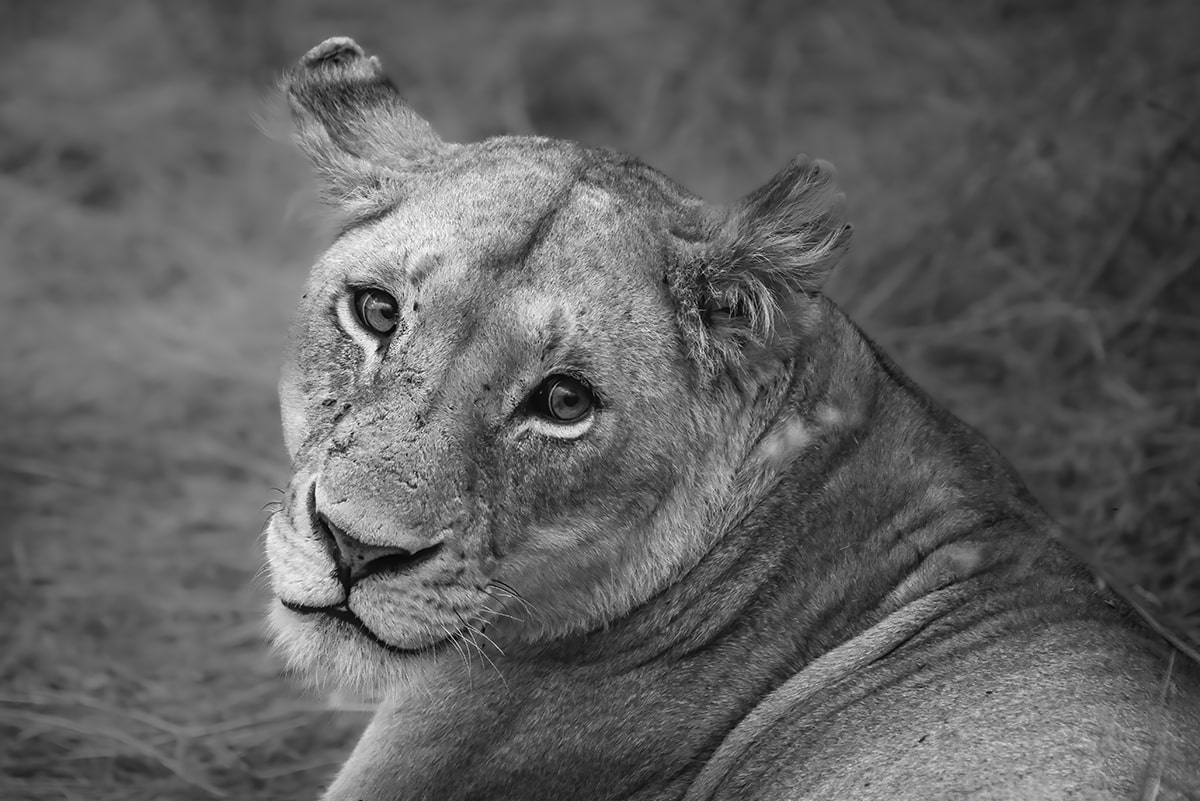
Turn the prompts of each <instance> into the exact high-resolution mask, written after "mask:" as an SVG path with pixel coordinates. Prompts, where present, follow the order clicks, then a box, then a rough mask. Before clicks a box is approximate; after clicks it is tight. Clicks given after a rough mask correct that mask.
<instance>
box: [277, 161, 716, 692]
mask: <svg viewBox="0 0 1200 801" xmlns="http://www.w3.org/2000/svg"><path fill="white" fill-rule="evenodd" d="M528 148H529V146H528V145H522V144H520V143H519V142H515V143H513V144H510V145H503V144H500V145H497V144H496V143H491V144H490V145H489V146H487V147H480V148H478V149H477V150H476V152H471V153H466V154H462V156H461V158H462V160H463V162H464V163H467V164H469V165H470V166H469V169H463V170H449V171H448V173H449V174H448V175H445V176H442V177H441V178H440V179H439V181H438V182H437V183H436V184H434V185H432V186H430V187H429V188H427V189H425V190H423V191H422V192H420V193H418V194H417V195H416V196H413V197H410V198H409V199H408V200H406V202H405V203H403V204H402V205H401V206H399V207H398V208H396V209H394V210H393V211H391V212H389V213H388V214H386V215H385V216H383V217H382V218H381V219H378V220H376V221H372V222H368V223H366V224H363V225H360V226H358V227H356V228H354V229H352V230H350V231H348V232H347V233H345V234H344V235H343V236H342V237H341V238H340V239H339V240H338V241H337V242H336V243H335V244H334V246H333V247H332V248H331V249H330V250H329V251H328V252H327V253H326V254H325V255H324V257H323V258H322V259H321V260H320V262H319V263H318V264H317V266H316V267H315V269H314V271H313V274H312V277H311V279H310V280H309V282H308V285H307V288H306V292H305V294H304V298H303V300H302V301H301V304H300V308H299V312H298V314H297V317H296V321H295V325H294V328H293V334H292V348H291V353H290V356H289V359H288V362H287V365H286V368H285V371H284V376H283V380H282V383H281V395H282V403H283V416H284V423H285V439H286V442H287V445H288V449H289V451H290V453H291V455H292V458H293V475H292V479H291V483H290V485H289V487H288V490H287V495H286V499H285V504H284V511H283V512H282V513H280V514H277V515H275V516H274V517H273V518H272V520H271V523H270V525H269V529H268V540H267V552H268V556H269V560H270V567H271V577H272V581H273V586H274V589H275V591H276V593H277V595H278V597H279V600H280V601H281V602H282V603H281V604H280V606H279V608H278V609H277V610H276V612H275V615H274V622H275V624H276V628H277V630H278V633H279V639H280V641H281V643H282V644H283V646H284V648H285V649H286V651H287V652H288V653H289V654H290V655H291V656H292V657H293V658H294V659H296V660H297V661H298V662H300V663H302V664H307V665H309V666H316V667H319V670H318V671H317V672H318V673H321V674H326V675H329V674H336V675H341V676H347V675H358V674H359V673H360V672H361V668H362V666H363V663H364V662H366V663H374V664H376V665H377V666H378V665H379V664H383V663H386V662H390V661H395V660H403V659H406V658H408V659H411V657H413V656H414V655H416V654H419V653H423V652H431V651H434V650H436V649H438V648H440V647H445V646H448V645H454V644H456V641H462V640H469V639H470V638H471V637H472V636H483V634H484V633H485V632H486V635H487V636H488V637H491V638H492V639H493V640H496V641H497V642H500V643H501V644H502V645H503V644H504V641H512V640H514V639H526V640H531V639H537V638H538V637H540V636H545V635H550V634H555V633H561V632H562V631H564V630H570V629H577V628H581V627H586V626H588V625H594V624H596V623H597V621H598V620H602V619H603V618H604V617H605V616H606V615H608V614H610V613H612V612H615V611H618V610H620V609H623V608H627V607H628V606H629V605H630V604H631V603H632V602H633V600H634V598H633V596H635V595H637V594H640V593H642V591H643V590H645V591H648V590H649V589H650V588H651V587H653V586H656V585H657V584H659V583H660V580H659V579H660V577H661V576H662V575H664V574H665V573H668V572H670V571H671V570H673V569H675V568H676V567H677V566H678V565H679V564H680V562H681V560H683V559H685V558H686V554H687V551H688V550H690V549H688V548H681V547H680V543H679V542H677V541H674V540H672V539H671V537H670V535H671V534H674V535H676V537H677V536H678V530H679V525H678V523H679V520H677V519H674V518H678V517H680V516H683V515H684V513H683V511H681V510H678V509H676V508H675V507H674V506H673V505H672V504H671V503H670V501H671V498H672V497H673V495H675V494H676V493H678V492H680V491H681V490H686V489H688V488H691V487H692V485H693V484H695V483H696V482H698V481H699V480H700V479H701V478H703V477H702V476H697V475H696V474H695V471H694V470H693V471H689V470H686V469H683V468H682V467H680V466H681V465H696V464H699V463H702V462H703V461H704V454H705V453H706V452H708V451H710V450H711V449H712V442H711V438H712V434H711V433H705V432H712V431H714V430H716V429H717V428H718V426H716V425H714V421H713V420H711V419H709V418H710V417H711V411H707V410H706V408H705V407H703V406H701V405H699V404H697V403H696V400H695V398H696V393H695V389H694V387H693V376H692V375H691V374H690V372H689V369H688V365H687V362H686V360H685V358H684V355H683V344H682V342H681V340H680V337H679V330H678V324H677V321H676V315H675V313H674V312H673V310H672V308H671V305H670V302H669V298H668V295H667V291H666V289H665V288H664V286H663V275H664V271H665V264H664V249H665V248H666V247H667V246H668V243H667V242H666V236H665V231H658V232H656V231H655V230H653V229H652V227H651V226H652V223H653V220H650V219H647V218H646V217H645V216H644V215H639V214H636V213H633V212H632V211H631V209H630V205H631V200H630V199H629V197H627V196H623V194H622V187H621V186H619V185H612V184H611V181H612V180H613V178H614V176H620V172H619V170H615V169H613V168H612V165H598V166H597V168H596V169H595V170H594V171H593V173H592V174H591V176H590V177H589V174H588V170H587V169H585V168H584V166H583V162H582V160H583V159H585V158H594V157H595V156H594V155H586V154H584V153H583V152H582V151H581V150H580V149H579V148H575V147H573V146H554V147H552V146H549V145H547V144H545V143H541V144H539V145H538V146H537V147H535V148H533V152H532V153H531V152H527V151H528ZM631 180H632V179H631ZM606 181H607V182H610V183H609V185H607V186H606V185H604V184H605V182H606ZM668 518H670V519H668ZM514 593H519V595H520V596H521V597H520V598H513V597H512V596H513V595H514ZM314 663H315V664H314Z"/></svg>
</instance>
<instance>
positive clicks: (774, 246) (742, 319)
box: [677, 156, 851, 362]
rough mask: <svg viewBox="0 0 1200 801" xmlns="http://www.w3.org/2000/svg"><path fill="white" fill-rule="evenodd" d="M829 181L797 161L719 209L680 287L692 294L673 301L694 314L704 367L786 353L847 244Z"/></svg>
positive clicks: (830, 173)
mask: <svg viewBox="0 0 1200 801" xmlns="http://www.w3.org/2000/svg"><path fill="white" fill-rule="evenodd" d="M834 179H835V173H834V169H833V166H832V165H831V164H829V163H828V162H824V161H819V160H813V159H809V158H807V157H804V156H800V157H797V158H796V159H793V160H792V161H791V163H789V164H788V165H787V166H786V167H784V168H783V169H782V170H781V171H780V172H779V173H778V174H776V175H775V177H773V178H772V179H771V180H770V181H768V182H767V184H766V185H765V186H763V187H761V188H759V189H757V190H755V191H754V192H752V193H750V194H749V195H747V196H746V197H745V198H743V199H742V200H741V201H739V202H738V203H736V204H735V205H734V206H733V207H732V208H728V209H725V210H723V212H722V214H721V215H720V216H719V218H718V221H717V222H716V223H715V225H714V226H713V229H712V233H711V234H710V235H708V236H706V237H705V238H704V240H705V241H704V244H703V246H702V247H701V249H700V253H699V254H696V256H697V257H698V258H696V259H695V261H694V262H693V266H692V267H691V269H690V270H689V272H692V273H693V275H692V276H690V278H691V280H686V281H684V282H683V283H684V285H685V286H686V285H690V286H691V287H692V293H694V294H693V295H692V297H690V298H686V299H682V298H677V301H679V302H681V304H682V305H684V306H685V307H690V308H692V309H698V312H699V317H700V318H701V320H700V322H701V325H702V331H701V332H700V333H699V342H698V345H699V348H698V350H699V355H701V356H702V358H703V360H704V361H707V362H712V361H714V360H717V361H725V362H738V361H744V360H745V359H746V358H747V357H748V356H751V355H753V353H761V352H762V351H763V350H766V351H769V352H776V353H787V352H790V350H791V348H792V347H793V346H794V344H795V339H796V336H797V335H798V334H799V333H801V332H802V329H803V326H804V324H805V320H806V318H807V317H808V315H807V312H808V310H810V309H811V308H812V301H813V299H814V298H815V297H816V296H817V295H818V294H819V293H820V291H821V287H822V286H823V284H824V282H825V279H826V277H827V276H828V275H829V273H830V272H831V271H832V269H833V267H834V265H836V264H837V262H838V260H839V259H840V258H841V256H842V253H843V252H844V251H845V249H846V246H847V245H848V244H849V241H850V232H851V228H850V226H849V225H848V224H847V223H846V221H845V219H844V211H843V206H844V195H843V194H842V193H841V192H840V191H839V190H838V188H837V185H836V183H835V180H834ZM692 293H688V294H692ZM751 352H753V353H751Z"/></svg>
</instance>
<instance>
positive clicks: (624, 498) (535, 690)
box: [266, 39, 1200, 801]
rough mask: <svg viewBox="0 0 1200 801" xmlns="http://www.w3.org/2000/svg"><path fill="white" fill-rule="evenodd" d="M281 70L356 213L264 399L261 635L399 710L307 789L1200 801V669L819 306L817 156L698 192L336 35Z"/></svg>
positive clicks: (362, 794) (384, 707)
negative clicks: (272, 436)
mask: <svg viewBox="0 0 1200 801" xmlns="http://www.w3.org/2000/svg"><path fill="white" fill-rule="evenodd" d="M284 88H285V91H286V94H287V97H288V100H289V103H290V105H291V109H292V114H293V118H294V120H295V126H296V134H295V135H296V141H297V142H298V144H299V145H300V147H301V148H302V149H303V150H304V152H305V153H306V154H307V155H308V156H309V158H310V159H311V161H312V164H313V166H314V169H315V171H316V173H317V176H318V178H319V182H320V186H321V188H322V191H323V192H324V194H325V197H326V199H327V200H328V201H329V203H330V204H331V205H332V206H333V208H334V209H335V210H336V212H337V214H338V215H339V221H340V223H341V231H340V233H339V235H338V236H337V238H336V240H335V241H334V242H333V244H332V245H331V246H330V247H329V249H328V250H327V251H326V252H325V253H324V254H323V255H322V256H321V258H320V259H319V260H318V262H317V264H316V266H315V267H314V268H313V272H312V275H311V276H310V278H309V281H308V284H307V286H306V290H305V294H304V296H303V298H302V299H301V301H300V305H299V309H298V311H297V315H296V318H295V323H294V326H293V329H292V333H291V337H290V345H289V353H288V357H287V361H286V364H285V368H284V371H283V377H282V380H281V383H280V396H281V402H282V411H283V423H284V436H285V441H286V444H287V447H288V450H289V452H290V454H291V457H292V476H291V480H290V482H289V485H288V488H287V491H286V494H285V497H284V501H283V508H282V511H281V512H280V513H279V514H276V515H274V516H273V517H272V518H271V522H270V524H269V527H268V532H267V541H266V550H267V558H268V563H269V568H270V575H271V580H272V586H273V589H274V591H275V594H276V596H277V600H276V602H275V603H274V604H273V606H272V610H271V623H272V627H273V630H274V635H275V640H276V643H277V646H278V648H279V649H280V651H281V652H282V653H283V654H284V655H285V656H286V657H287V658H288V660H289V661H290V662H291V664H292V665H294V666H295V667H296V668H297V669H298V670H300V671H302V672H303V673H304V674H305V675H307V676H309V677H311V679H312V680H313V681H314V682H315V683H317V684H319V685H329V686H344V687H348V688H351V689H354V690H359V691H365V692H368V693H374V694H376V695H378V696H379V697H380V698H382V699H383V701H382V703H381V704H380V706H379V711H378V713H377V714H376V715H375V717H374V719H373V720H372V722H371V724H370V725H369V726H368V727H367V730H366V732H365V733H364V734H363V737H362V739H361V741H360V742H359V744H358V746H357V747H356V748H355V750H354V752H353V754H352V755H351V757H350V759H349V760H348V762H347V763H346V764H345V765H344V766H343V768H342V769H341V771H340V772H339V774H338V776H337V778H336V779H335V780H334V781H333V784H332V786H331V787H330V789H329V790H328V792H327V794H326V796H325V798H327V799H330V801H353V800H355V799H357V800H359V801H382V800H383V799H397V798H402V799H506V798H507V799H567V798H569V799H664V800H665V799H688V800H689V801H699V799H718V798H719V799H805V798H812V799H826V798H857V799H938V798H946V799H949V798H963V797H973V798H1013V799H1025V798H1113V799H1116V798H1131V797H1135V796H1146V797H1158V798H1184V797H1189V796H1191V795H1194V794H1195V793H1196V791H1197V789H1198V788H1200V676H1198V669H1197V666H1196V665H1195V664H1193V663H1191V662H1189V661H1188V660H1186V659H1185V658H1183V657H1182V656H1180V655H1178V654H1176V653H1175V652H1174V651H1173V650H1172V649H1171V648H1170V647H1169V646H1168V645H1167V644H1166V643H1164V642H1163V641H1162V640H1161V639H1160V638H1158V637H1157V636H1156V635H1154V634H1153V633H1152V632H1150V631H1149V630H1147V629H1146V628H1145V627H1144V625H1143V624H1142V622H1141V621H1140V620H1139V619H1138V618H1137V617H1136V616H1135V615H1133V614H1132V613H1131V612H1130V611H1129V610H1128V609H1127V608H1126V607H1125V606H1124V605H1123V604H1122V603H1121V602H1120V601H1119V600H1118V599H1116V598H1114V597H1112V596H1111V595H1109V594H1108V593H1107V592H1105V591H1103V590H1101V589H1099V588H1098V587H1097V585H1096V583H1095V581H1093V580H1092V578H1091V577H1090V575H1089V574H1088V572H1087V570H1086V569H1084V567H1083V566H1082V565H1081V564H1080V563H1079V562H1078V561H1077V560H1076V559H1074V558H1073V557H1072V556H1071V555H1069V554H1068V553H1067V552H1065V551H1064V550H1063V549H1062V548H1061V547H1060V546H1059V545H1058V544H1057V543H1056V539H1055V537H1054V536H1053V535H1054V530H1053V524H1052V523H1051V522H1050V521H1049V520H1048V519H1047V518H1046V516H1045V515H1044V513H1043V512H1042V511H1041V510H1040V509H1039V508H1038V506H1037V504H1036V502H1035V501H1034V500H1033V499H1032V497H1031V496H1030V494H1029V493H1028V491H1027V490H1026V489H1025V487H1024V486H1023V484H1022V483H1021V481H1020V479H1019V478H1018V477H1017V475H1016V474H1015V473H1014V472H1013V470H1012V469H1011V468H1010V467H1009V465H1008V464H1007V463H1006V462H1005V461H1004V460H1003V459H1002V458H1001V457H1000V456H999V455H998V454H997V453H996V452H995V451H994V450H993V449H992V448H991V447H990V446H989V445H988V444H987V443H986V442H985V441H984V440H983V439H982V438H980V437H979V435H978V434H977V433H976V432H974V431H973V430H971V429H970V428H969V427H967V426H966V425H964V424H963V423H961V422H960V421H958V420H957V419H956V418H954V417H953V416H952V415H950V414H949V413H947V412H946V411H945V410H943V409H942V408H940V407H939V406H937V405H936V404H935V403H933V402H932V401H931V400H930V399H929V398H928V397H927V396H926V395H925V394H924V393H922V392H921V391H920V390H919V389H918V388H917V387H915V386H914V385H913V384H912V383H911V382H910V381H909V380H908V379H907V378H905V377H904V375H903V374H902V373H901V372H900V371H899V370H898V369H897V368H896V366H895V365H894V364H893V363H892V362H891V361H890V360H889V359H888V358H887V357H886V356H885V355H884V354H882V353H881V352H880V351H879V349H878V348H877V347H876V346H875V345H874V344H873V343H872V342H871V341H870V340H869V339H867V338H866V337H865V336H864V335H863V334H862V332H861V331H859V330H858V329H857V328H856V327H855V326H854V325H853V323H851V322H850V321H849V320H848V319H847V318H846V317H845V315H843V314H842V312H841V311H840V310H839V309H838V308H837V307H836V306H835V305H834V304H833V303H831V302H830V301H829V300H828V299H827V298H825V297H824V296H823V295H822V293H821V288H822V286H823V283H824V281H825V278H826V277H827V275H828V273H829V272H830V270H832V269H833V267H834V266H835V265H836V263H837V262H838V260H839V259H840V257H841V255H842V253H843V252H844V250H845V248H846V246H847V244H848V241H849V237H850V227H849V225H848V224H847V223H846V220H845V218H844V211H843V205H842V196H841V194H840V193H839V192H838V190H837V188H836V185H835V182H834V176H833V172H832V169H831V168H830V167H829V165H827V164H825V163H823V162H820V161H813V160H809V159H806V158H799V159H796V160H795V161H793V162H792V163H791V164H789V165H787V166H786V167H785V168H784V169H783V170H782V171H781V172H780V173H779V174H777V175H776V176H775V177H774V178H772V179H771V181H770V182H768V183H767V184H766V185H765V186H764V187H762V188H761V189H759V190H757V191H756V192H754V193H752V194H750V195H749V196H748V197H746V198H744V199H743V200H742V201H740V202H739V203H737V204H734V205H732V206H725V207H719V206H713V205H710V204H707V203H705V202H704V201H702V200H700V199H699V198H696V197H695V196H693V195H691V194H690V193H688V192H687V191H686V190H684V189H683V188H681V187H679V186H678V185H676V184H674V183H673V182H672V181H670V180H669V179H667V178H665V177H664V176H662V175H661V174H660V173H658V172H656V171H654V170H652V169H651V168H649V167H646V166H645V165H643V164H641V163H639V162H637V161H636V160H634V159H631V158H628V157H625V156H622V155H619V154H616V153H612V152H609V151H603V150H596V149H591V148H586V147H583V146H580V145H577V144H574V143H570V142H563V141H556V140H550V139H542V138H536V137H498V138H494V139H489V140H487V141H485V142H482V143H477V144H451V143H447V142H444V141H443V140H442V139H441V138H440V137H438V135H437V134H436V133H435V132H434V131H433V130H432V128H431V127H430V126H429V124H428V123H427V122H425V121H424V120H422V119H421V118H420V117H418V116H417V115H416V114H415V113H414V112H413V111H412V110H411V109H410V108H409V107H408V106H406V105H405V104H404V103H403V101H402V100H401V99H400V97H399V95H398V94H397V93H396V90H395V88H394V87H393V86H392V84H391V83H390V82H389V81H388V80H387V78H386V77H385V76H384V75H383V72H382V69H381V67H380V65H379V63H378V61H377V60H376V59H374V58H368V57H367V56H365V55H364V53H363V52H362V50H361V49H360V48H359V47H358V46H357V45H356V44H354V43H353V42H352V41H350V40H348V39H331V40H328V41H327V42H325V43H323V44H321V45H320V46H318V47H317V48H314V49H313V50H312V51H310V52H309V53H308V54H307V55H305V57H304V58H303V59H302V60H301V62H300V64H299V65H298V66H297V67H296V68H295V69H293V70H292V71H291V72H290V73H289V74H288V76H287V77H286V79H285V81H284ZM1155 793H1156V794H1157V796H1154V794H1155Z"/></svg>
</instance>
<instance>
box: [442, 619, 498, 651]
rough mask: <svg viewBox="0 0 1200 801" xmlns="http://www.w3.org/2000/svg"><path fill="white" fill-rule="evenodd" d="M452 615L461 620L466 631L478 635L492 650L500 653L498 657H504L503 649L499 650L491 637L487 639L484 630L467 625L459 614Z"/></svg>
mask: <svg viewBox="0 0 1200 801" xmlns="http://www.w3.org/2000/svg"><path fill="white" fill-rule="evenodd" d="M454 615H455V616H456V617H457V618H458V619H459V620H461V621H462V624H463V625H464V626H466V627H467V630H468V631H473V632H475V633H476V634H478V635H479V636H480V637H482V638H483V639H485V640H487V641H488V642H490V643H491V644H492V647H493V648H495V649H496V650H497V651H499V652H500V656H504V649H503V648H501V647H500V646H499V645H497V644H496V641H495V640H493V639H492V638H491V637H489V636H488V635H487V633H486V632H484V630H483V629H477V628H475V627H474V626H472V625H471V624H470V623H468V622H467V621H466V620H463V616H462V615H460V614H458V612H455V613H454ZM472 639H474V638H472ZM481 652H482V649H481Z"/></svg>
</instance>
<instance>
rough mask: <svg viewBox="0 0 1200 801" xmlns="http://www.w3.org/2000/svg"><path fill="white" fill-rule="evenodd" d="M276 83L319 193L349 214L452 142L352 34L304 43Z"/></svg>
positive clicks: (380, 198)
mask: <svg viewBox="0 0 1200 801" xmlns="http://www.w3.org/2000/svg"><path fill="white" fill-rule="evenodd" d="M281 86H282V89H283V91H284V92H285V93H286V95H287V99H288V104H289V106H290V107H291V111H292V120H293V122H294V123H295V130H294V134H293V135H294V138H295V140H296V144H298V145H299V146H300V149H301V150H303V151H304V153H305V154H306V155H307V156H308V157H309V159H310V160H311V161H312V163H313V167H314V168H315V170H316V172H317V176H318V178H319V179H320V181H321V184H322V190H323V195H324V197H325V200H326V201H327V202H329V203H330V204H332V205H334V206H337V207H339V208H340V209H341V210H342V211H344V212H345V213H347V214H349V215H351V216H352V217H359V216H370V215H371V214H373V213H376V212H378V211H379V210H381V209H382V208H384V207H386V206H388V205H390V204H393V203H395V202H396V201H398V200H400V199H401V198H402V197H403V196H404V194H405V185H406V184H407V183H409V180H406V179H411V177H412V174H413V173H415V172H418V171H420V170H421V169H422V168H423V167H427V166H428V165H429V164H430V163H431V162H433V161H435V160H436V159H437V158H438V156H440V155H442V154H443V153H445V152H447V151H449V150H450V149H451V148H452V146H451V145H447V144H446V143H444V142H443V141H442V140H441V139H440V138H438V135H437V134H436V133H434V131H433V128H432V127H431V126H430V125H429V123H428V122H426V121H425V120H423V119H422V118H421V117H420V116H418V115H417V114H416V113H415V112H414V111H413V110H412V109H410V108H409V107H408V105H407V104H405V102H404V101H403V99H401V97H400V94H399V93H398V92H397V91H396V87H395V86H394V85H393V84H392V82H391V81H390V80H388V78H387V76H386V75H384V74H383V69H382V67H380V64H379V60H378V59H377V58H375V57H374V56H372V57H370V58H367V57H366V55H365V54H364V53H363V50H362V48H361V47H359V46H358V45H357V44H356V43H355V42H354V40H353V39H348V38H346V37H335V38H333V39H326V40H325V41H324V42H322V43H321V44H319V45H317V46H316V47H314V48H313V49H312V50H309V51H308V52H307V53H305V54H304V57H303V58H301V59H300V63H299V64H298V65H297V66H296V67H294V68H292V69H291V70H289V71H288V72H287V73H286V74H285V75H284V77H283V81H282V84H281Z"/></svg>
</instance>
